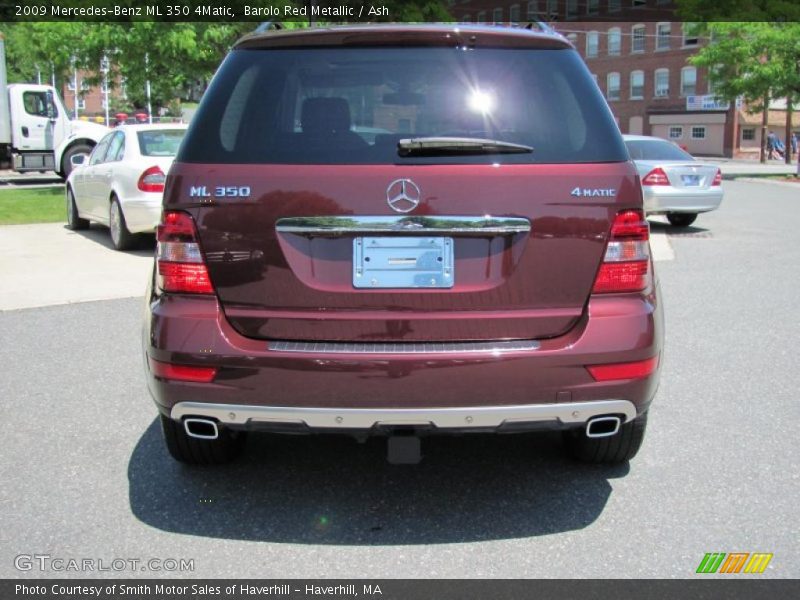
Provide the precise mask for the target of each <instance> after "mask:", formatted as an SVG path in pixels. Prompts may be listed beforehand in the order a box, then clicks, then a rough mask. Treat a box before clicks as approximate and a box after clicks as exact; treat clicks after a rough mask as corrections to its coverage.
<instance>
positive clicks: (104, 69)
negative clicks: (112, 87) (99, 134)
mask: <svg viewBox="0 0 800 600" xmlns="http://www.w3.org/2000/svg"><path fill="white" fill-rule="evenodd" d="M109 68H110V64H109V61H108V56H106V55H105V54H104V55H103V58H102V60H101V61H100V71H101V72H102V73H103V89H102V92H103V107H104V108H105V111H106V127H110V126H111V121H110V120H109V118H108V104H109V98H108V95H109V94H108V92H109V90H108V71H109Z"/></svg>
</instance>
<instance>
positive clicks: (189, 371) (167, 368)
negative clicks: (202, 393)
mask: <svg viewBox="0 0 800 600" xmlns="http://www.w3.org/2000/svg"><path fill="white" fill-rule="evenodd" d="M149 363H150V372H151V373H152V374H153V375H154V376H156V377H160V378H161V379H171V380H174V381H191V382H194V383H211V382H212V381H214V377H216V376H217V368H216V367H195V366H189V365H174V364H172V363H165V362H161V361H160V360H153V359H152V358H151V359H149Z"/></svg>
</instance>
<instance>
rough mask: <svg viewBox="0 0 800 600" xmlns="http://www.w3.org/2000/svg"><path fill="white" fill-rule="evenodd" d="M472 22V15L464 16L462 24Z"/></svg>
mask: <svg viewBox="0 0 800 600" xmlns="http://www.w3.org/2000/svg"><path fill="white" fill-rule="evenodd" d="M470 21H472V17H471V16H470V15H464V16H463V17H462V18H461V22H462V23H469V22H470Z"/></svg>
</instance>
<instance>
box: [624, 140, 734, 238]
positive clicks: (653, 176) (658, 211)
mask: <svg viewBox="0 0 800 600" xmlns="http://www.w3.org/2000/svg"><path fill="white" fill-rule="evenodd" d="M622 138H623V139H624V140H625V145H626V146H627V147H628V153H629V154H630V155H631V158H632V159H633V162H634V164H635V165H636V169H637V170H638V171H639V177H640V178H641V180H642V194H643V196H644V210H645V212H646V213H647V214H648V215H666V216H667V220H668V221H669V222H670V224H671V225H673V226H675V227H688V226H689V225H691V224H692V223H694V220H695V219H696V218H697V214H698V213H701V212H708V211H710V210H716V209H717V208H719V205H720V203H721V202H722V172H721V171H720V169H719V167H717V166H716V165H708V164H704V163H701V162H697V161H696V160H695V159H694V157H693V156H692V155H691V154H689V153H688V152H684V151H683V150H681V149H680V148H679V147H678V146H677V145H676V144H674V143H672V142H668V141H667V140H663V139H661V138H657V137H650V136H645V135H623V136H622Z"/></svg>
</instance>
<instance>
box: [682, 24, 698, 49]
mask: <svg viewBox="0 0 800 600" xmlns="http://www.w3.org/2000/svg"><path fill="white" fill-rule="evenodd" d="M697 27H698V24H697V23H690V22H687V23H684V24H683V47H684V48H686V47H687V46H688V47H692V46H697V45H698V44H699V43H700V38H699V37H698V35H697Z"/></svg>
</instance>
